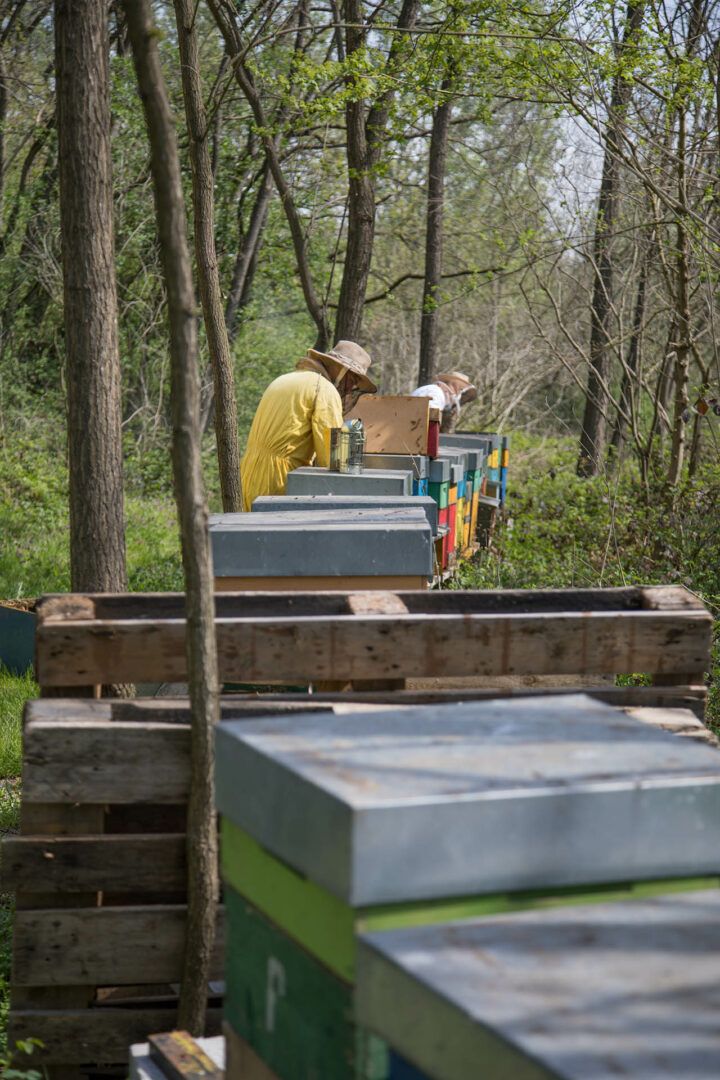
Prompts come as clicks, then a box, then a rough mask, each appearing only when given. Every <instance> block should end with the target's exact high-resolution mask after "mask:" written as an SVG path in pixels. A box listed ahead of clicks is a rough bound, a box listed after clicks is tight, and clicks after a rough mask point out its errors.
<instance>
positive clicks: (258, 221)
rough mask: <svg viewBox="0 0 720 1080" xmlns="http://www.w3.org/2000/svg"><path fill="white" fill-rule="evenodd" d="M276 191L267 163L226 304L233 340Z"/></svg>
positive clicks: (229, 330)
mask: <svg viewBox="0 0 720 1080" xmlns="http://www.w3.org/2000/svg"><path fill="white" fill-rule="evenodd" d="M272 191H273V182H272V176H271V175H270V170H269V168H268V165H267V162H266V163H265V166H264V168H263V171H262V176H261V178H260V186H259V187H258V190H257V194H256V196H255V201H254V203H253V208H252V210H251V211H250V221H249V223H248V228H247V232H246V233H245V235H244V236H243V242H242V247H241V249H240V251H239V252H238V255H237V259H236V260H235V266H234V268H233V276H232V282H231V284H230V289H229V291H228V298H227V302H226V304H225V325H226V326H227V332H228V335H229V337H230V340H231V341H234V340H235V338H236V337H237V332H238V329H239V324H238V321H237V315H238V311H239V310H240V308H241V307H242V306H243V300H244V299H246V298H247V295H248V291H249V287H250V284H251V283H252V279H253V276H254V272H255V268H256V266H257V257H258V252H259V250H260V244H261V242H262V234H263V229H264V228H265V222H266V221H267V216H268V210H269V209H270V198H271V196H272Z"/></svg>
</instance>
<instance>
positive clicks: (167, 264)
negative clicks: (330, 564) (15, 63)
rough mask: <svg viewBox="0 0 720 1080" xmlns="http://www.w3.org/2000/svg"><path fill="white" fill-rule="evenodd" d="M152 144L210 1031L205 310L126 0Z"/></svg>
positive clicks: (191, 809)
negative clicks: (202, 405)
mask: <svg viewBox="0 0 720 1080" xmlns="http://www.w3.org/2000/svg"><path fill="white" fill-rule="evenodd" d="M124 3H125V11H126V13H127V19H128V28H129V32H130V40H131V42H132V48H133V58H134V63H135V71H136V73H137V80H138V86H139V89H140V96H141V98H142V102H143V108H144V110H145V120H146V123H147V127H148V133H149V137H150V148H151V166H152V174H153V185H154V190H155V208H156V213H157V222H158V234H159V239H160V249H161V253H162V261H163V272H164V276H165V282H166V286H167V294H168V313H169V323H170V364H171V370H170V381H171V402H172V423H173V472H174V477H175V490H176V497H177V502H178V514H179V518H180V531H181V537H182V552H183V567H184V570H185V588H186V618H187V662H188V673H189V688H190V705H191V716H192V733H191V748H192V758H191V760H192V772H191V779H190V801H189V805H188V818H187V856H188V859H187V861H188V922H187V937H186V947H185V958H184V969H183V979H182V986H181V990H180V1003H179V1008H178V1021H177V1022H178V1026H179V1027H181V1028H185V1029H187V1030H188V1031H190V1032H191V1034H193V1035H201V1034H202V1033H203V1031H204V1026H205V1010H206V1005H207V984H208V977H209V973H210V957H211V952H212V946H213V939H214V932H215V913H216V905H217V894H218V885H217V828H216V819H215V791H214V756H215V749H214V734H215V733H214V728H215V724H216V721H217V719H218V669H217V653H216V647H215V624H214V614H215V605H214V597H213V577H212V562H211V557H210V545H209V538H208V527H207V508H206V504H205V495H204V492H203V482H202V471H201V467H200V438H199V425H198V420H199V391H198V349H197V311H196V308H195V294H194V289H193V282H192V273H191V269H190V255H189V252H188V246H187V240H186V235H185V207H184V203H183V191H182V181H181V176H180V162H179V158H178V151H177V142H176V137H175V127H174V123H173V118H172V114H171V111H170V104H169V100H168V95H167V89H166V87H165V82H164V80H163V75H162V70H161V67H160V59H159V56H158V50H157V42H158V36H159V35H158V33H157V30H156V29H155V28H154V27H153V24H152V15H151V10H150V0H124Z"/></svg>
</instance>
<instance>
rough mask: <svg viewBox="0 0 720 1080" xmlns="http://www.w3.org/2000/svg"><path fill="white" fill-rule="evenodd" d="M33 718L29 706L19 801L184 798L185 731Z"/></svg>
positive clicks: (158, 800) (159, 725)
mask: <svg viewBox="0 0 720 1080" xmlns="http://www.w3.org/2000/svg"><path fill="white" fill-rule="evenodd" d="M33 704H34V705H37V703H33ZM48 704H49V703H48ZM46 708H47V706H46ZM34 712H35V709H34V708H32V707H30V708H28V710H27V712H26V721H25V731H24V735H23V800H24V802H27V803H34V802H37V803H51V802H53V803H65V804H67V803H70V804H73V803H101V802H102V803H130V804H133V803H181V802H183V801H184V800H185V799H186V798H187V794H188V790H189V783H190V728H189V726H188V725H186V724H162V723H153V722H148V721H145V722H141V723H125V722H123V721H112V720H66V719H62V720H49V721H47V720H33V719H31V717H32V716H33V713H34ZM83 831H84V832H88V831H89V830H83Z"/></svg>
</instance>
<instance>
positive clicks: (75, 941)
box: [13, 904, 223, 987]
mask: <svg viewBox="0 0 720 1080" xmlns="http://www.w3.org/2000/svg"><path fill="white" fill-rule="evenodd" d="M222 921H223V918H222V909H219V911H218V923H217V930H216V939H215V950H214V957H213V970H212V974H211V976H210V978H211V979H217V978H222V970H223V964H222V947H223V934H222ZM185 923H186V908H185V906H184V905H182V904H179V905H160V904H157V905H149V906H146V907H133V908H120V907H116V908H66V909H62V910H56V911H19V912H16V913H15V924H14V933H13V981H14V983H15V984H16V985H19V986H22V985H25V986H33V987H35V986H73V985H76V984H83V985H84V984H87V983H94V984H96V985H98V984H99V985H102V986H126V985H132V986H134V985H136V984H139V983H153V984H157V983H165V982H169V983H173V982H178V981H179V980H180V978H181V976H182V964H183V954H184V949H185Z"/></svg>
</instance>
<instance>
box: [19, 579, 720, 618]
mask: <svg viewBox="0 0 720 1080" xmlns="http://www.w3.org/2000/svg"><path fill="white" fill-rule="evenodd" d="M665 596H667V597H668V604H667V605H666V604H664V602H663V597H665ZM680 596H682V597H683V598H684V599H683V603H684V604H687V606H688V607H689V608H690V609H691V610H693V611H698V612H702V611H705V610H706V609H705V607H704V606H703V604H702V603H701V601H700V600H698V598H697V597H696V596H695V595H694V594H693V593H691V592H689V590H687V589H685V588H684V587H683V586H678V585H652V586H644V587H642V588H640V587H638V586H626V587H624V588H610V589H604V588H596V589H593V588H590V589H482V590H479V591H478V590H474V589H457V590H455V589H453V590H444V591H439V592H428V593H426V594H425V595H424V596H417V595H415V594H414V593H411V594H410V596H409V598H407V599H406V598H405V597H404V596H403V597H402V600H403V601H404V602H405V603H406V604H407V606H408V609H409V610H411V611H417V612H420V611H426V612H428V613H433V612H434V613H438V612H452V611H454V612H461V611H468V612H469V611H472V612H494V613H495V614H503V613H504V614H510V613H512V612H516V611H521V612H526V613H529V612H532V611H535V612H540V611H558V612H560V611H637V610H640V609H642V608H643V607H654V608H655V609H656V610H660V609H664V608H669V609H671V608H672V605H673V604H675V605H676V604H677V601H678V598H679V597H680ZM76 601H77V602H78V604H79V607H78V608H75V606H74V605H75V602H76ZM73 610H78V611H79V612H80V613H79V614H78V615H77V616H73V615H72V612H73ZM36 611H37V621H38V625H44V624H45V623H46V622H48V621H50V619H51V618H52V619H54V620H55V621H62V622H66V621H69V622H73V621H77V620H78V619H81V618H86V617H88V616H89V617H90V618H92V619H100V620H104V619H112V620H115V619H145V620H148V619H149V620H155V619H182V618H184V616H185V596H184V594H183V593H115V594H113V593H98V594H94V595H92V596H86V595H71V596H68V595H67V594H62V595H60V596H47V597H43V598H42V599H41V600H39V601H38V603H37V608H36ZM343 611H347V604H346V603H345V602H344V600H343V597H342V596H341V595H340V596H339V595H338V594H337V593H331V594H329V595H320V596H319V595H318V594H317V593H314V592H310V593H307V592H305V593H303V592H286V593H283V594H277V593H271V594H262V593H258V592H249V593H221V594H216V596H215V614H216V616H217V617H218V618H249V617H250V616H252V615H257V616H261V617H267V616H270V615H273V614H290V613H291V612H292V613H294V614H297V615H313V614H316V615H319V614H321V613H327V614H331V613H335V614H339V613H341V612H343ZM53 613H54V614H53Z"/></svg>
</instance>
